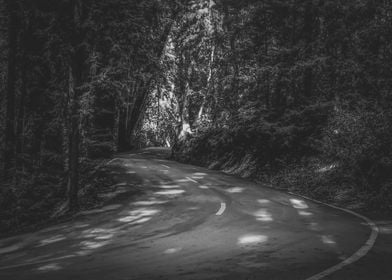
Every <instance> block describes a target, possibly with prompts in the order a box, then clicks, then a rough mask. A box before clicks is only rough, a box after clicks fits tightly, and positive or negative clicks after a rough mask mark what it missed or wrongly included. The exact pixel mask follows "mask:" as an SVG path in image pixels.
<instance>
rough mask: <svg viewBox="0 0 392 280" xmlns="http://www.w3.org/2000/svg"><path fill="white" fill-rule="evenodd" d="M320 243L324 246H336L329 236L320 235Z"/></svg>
mask: <svg viewBox="0 0 392 280" xmlns="http://www.w3.org/2000/svg"><path fill="white" fill-rule="evenodd" d="M321 241H322V242H323V243H324V244H328V245H333V244H336V242H335V241H334V240H333V238H332V237H331V236H329V235H322V236H321Z"/></svg>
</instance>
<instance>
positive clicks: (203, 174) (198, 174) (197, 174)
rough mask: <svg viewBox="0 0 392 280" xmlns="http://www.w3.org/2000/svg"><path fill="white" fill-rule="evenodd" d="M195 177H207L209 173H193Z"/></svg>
mask: <svg viewBox="0 0 392 280" xmlns="http://www.w3.org/2000/svg"><path fill="white" fill-rule="evenodd" d="M193 175H194V176H206V175H207V173H203V172H195V173H193Z"/></svg>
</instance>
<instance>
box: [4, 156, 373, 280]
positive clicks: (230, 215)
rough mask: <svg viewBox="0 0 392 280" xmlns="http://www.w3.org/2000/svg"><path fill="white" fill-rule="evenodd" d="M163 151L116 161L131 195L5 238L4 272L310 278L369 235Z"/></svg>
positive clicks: (319, 208)
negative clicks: (173, 158)
mask: <svg viewBox="0 0 392 280" xmlns="http://www.w3.org/2000/svg"><path fill="white" fill-rule="evenodd" d="M154 151H155V150H147V151H145V152H142V153H137V154H128V155H121V156H119V157H118V158H116V159H114V160H112V161H111V162H110V165H111V169H112V170H113V176H115V179H116V180H117V181H118V184H117V185H116V193H118V194H121V195H122V199H117V200H116V199H115V200H112V203H111V204H108V205H106V206H105V207H103V208H101V209H96V210H92V211H86V212H83V213H81V214H80V215H78V216H77V217H76V218H75V219H73V220H72V221H70V222H67V223H63V224H60V225H58V226H54V227H50V228H46V229H43V230H41V231H38V232H35V233H29V234H24V235H20V236H16V237H13V238H9V239H4V240H0V279H7V280H13V279H15V280H27V279H28V280H34V279H40V280H44V279H55V280H61V279H72V280H76V279H94V280H98V279H105V280H106V279H110V280H116V279H118V280H120V279H122V280H130V279H146V280H152V279H236V280H237V279H268V280H272V279H280V280H281V279H308V278H310V277H312V276H313V275H316V274H318V273H319V272H321V271H324V270H325V269H327V268H329V267H331V266H334V265H336V264H338V263H340V262H342V261H343V260H345V259H347V258H348V257H349V256H351V255H352V254H354V253H355V252H356V251H357V250H358V249H359V248H360V247H361V246H362V245H363V244H364V243H365V242H366V241H367V239H368V237H369V234H370V229H369V226H368V225H366V223H364V221H363V220H361V219H359V218H357V217H355V216H352V215H350V214H347V213H345V212H342V211H339V210H336V209H332V208H330V207H327V206H324V205H320V204H316V203H313V202H309V201H306V200H304V199H301V198H299V197H296V196H293V195H289V194H285V193H282V192H278V191H274V190H272V189H268V188H264V187H261V186H260V185H257V184H254V183H252V182H249V181H246V180H243V179H240V178H236V177H233V176H229V175H226V174H223V173H221V172H216V171H211V170H208V169H204V168H200V167H195V166H191V165H185V164H180V163H177V162H173V161H169V160H165V159H163V158H161V157H158V156H156V153H155V152H154ZM342 279H349V278H342Z"/></svg>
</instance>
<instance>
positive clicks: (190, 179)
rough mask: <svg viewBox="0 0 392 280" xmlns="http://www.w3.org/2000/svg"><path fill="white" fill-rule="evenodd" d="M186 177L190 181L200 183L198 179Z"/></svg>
mask: <svg viewBox="0 0 392 280" xmlns="http://www.w3.org/2000/svg"><path fill="white" fill-rule="evenodd" d="M186 179H187V180H188V181H191V182H193V183H196V184H198V183H199V182H198V181H196V180H193V179H192V178H189V177H186Z"/></svg>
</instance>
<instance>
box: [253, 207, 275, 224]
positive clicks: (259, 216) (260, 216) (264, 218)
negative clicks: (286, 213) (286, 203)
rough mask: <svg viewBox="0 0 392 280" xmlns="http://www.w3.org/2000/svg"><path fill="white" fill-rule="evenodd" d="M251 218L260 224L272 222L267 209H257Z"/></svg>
mask: <svg viewBox="0 0 392 280" xmlns="http://www.w3.org/2000/svg"><path fill="white" fill-rule="evenodd" d="M253 216H255V217H256V220H258V221H261V222H271V221H273V220H274V219H273V218H272V215H271V214H270V213H269V212H268V210H267V209H259V210H257V211H256V212H255V213H253Z"/></svg>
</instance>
